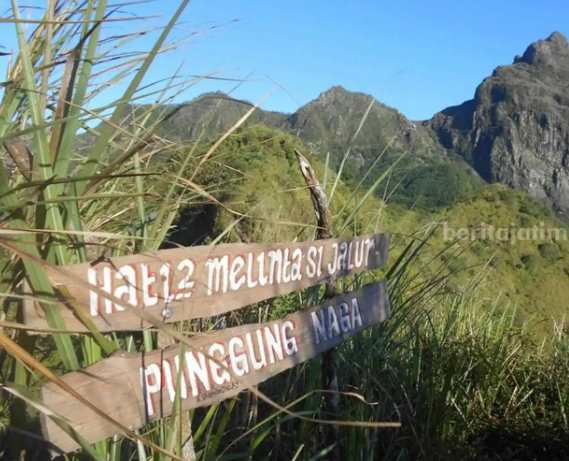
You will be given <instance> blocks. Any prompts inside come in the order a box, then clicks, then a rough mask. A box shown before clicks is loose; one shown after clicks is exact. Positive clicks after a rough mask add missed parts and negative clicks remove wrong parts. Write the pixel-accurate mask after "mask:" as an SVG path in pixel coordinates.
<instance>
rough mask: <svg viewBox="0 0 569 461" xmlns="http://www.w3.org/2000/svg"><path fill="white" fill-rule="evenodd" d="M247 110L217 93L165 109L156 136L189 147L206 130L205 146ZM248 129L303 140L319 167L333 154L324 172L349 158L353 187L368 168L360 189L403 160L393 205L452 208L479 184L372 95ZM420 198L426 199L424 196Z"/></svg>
mask: <svg viewBox="0 0 569 461" xmlns="http://www.w3.org/2000/svg"><path fill="white" fill-rule="evenodd" d="M251 107H252V104H251V103H249V102H247V101H239V100H235V99H232V98H230V97H229V96H228V95H226V94H224V93H221V92H216V93H208V94H204V95H201V96H199V97H198V98H196V99H195V100H193V101H190V102H188V103H184V104H180V105H177V106H169V107H168V108H167V109H168V110H172V109H177V112H176V114H175V115H174V116H173V117H171V118H169V119H168V120H167V121H166V122H165V123H164V124H163V126H162V129H161V133H160V134H161V135H163V136H164V137H168V138H169V139H171V140H177V141H194V140H196V139H197V138H198V136H199V134H200V132H201V131H202V129H204V128H205V132H204V136H203V137H202V141H205V140H210V139H211V138H212V137H214V136H216V135H218V134H220V133H222V132H224V131H226V130H228V129H229V128H230V127H231V126H233V125H234V124H235V123H236V122H237V121H238V120H239V119H240V118H241V117H243V115H245V114H246V112H247V111H248V110H249V109H250V108H251ZM140 109H141V110H142V109H144V107H140ZM362 122H363V123H362ZM252 125H265V126H267V127H269V128H274V129H278V130H280V131H283V132H286V133H288V134H291V135H293V136H295V137H298V138H300V139H301V140H302V141H304V142H305V144H306V145H307V146H308V149H309V150H310V152H311V154H313V155H314V156H315V157H316V158H320V159H321V160H322V161H324V160H325V158H326V155H327V154H330V159H329V162H330V163H329V165H330V167H331V168H332V169H333V170H334V171H337V170H338V168H339V167H340V165H341V164H342V162H343V160H344V157H345V156H346V153H348V151H349V154H350V155H349V156H348V157H347V158H346V161H345V164H344V166H343V170H342V177H343V179H344V180H346V181H348V183H352V184H353V183H355V182H358V181H359V180H360V179H362V178H363V177H364V176H365V175H366V174H367V173H368V172H370V169H371V172H370V173H371V174H368V175H367V178H366V179H365V182H364V186H365V187H369V186H371V185H372V184H373V182H374V181H375V179H376V178H377V177H378V176H379V175H381V174H382V173H383V172H385V171H387V170H388V169H389V168H390V167H391V166H392V165H393V164H394V163H395V161H396V160H397V159H398V158H399V157H400V156H401V155H402V154H406V155H405V156H404V157H403V158H402V159H399V160H401V161H400V162H399V163H398V165H397V168H396V169H394V170H393V171H392V183H393V184H398V183H401V186H400V187H399V188H398V191H397V194H395V195H394V196H393V197H392V200H393V201H396V202H400V203H405V204H410V205H412V204H415V202H419V204H420V205H421V204H422V205H424V206H426V207H432V206H440V205H449V204H450V203H452V202H453V201H454V199H455V198H456V195H461V194H463V192H464V190H469V189H471V188H472V185H473V184H474V183H477V182H480V179H479V177H478V175H477V174H476V173H475V172H474V170H473V169H472V168H471V167H470V166H469V165H468V164H467V162H466V161H465V160H464V159H463V158H462V157H460V156H457V155H455V154H454V153H453V152H451V151H448V150H447V149H445V148H444V147H443V146H442V145H441V143H440V142H439V140H438V138H437V135H436V133H435V132H434V131H433V130H432V129H430V128H429V127H426V126H423V125H422V124H420V123H419V124H417V123H414V122H411V121H410V120H408V119H407V118H405V116H403V115H402V114H401V113H399V112H398V111H397V110H395V109H392V108H390V107H388V106H386V105H384V104H381V103H380V102H378V101H376V100H374V99H373V97H372V96H370V95H366V94H363V93H358V92H351V91H348V90H346V89H345V88H343V87H341V86H335V87H332V88H330V89H329V90H327V91H325V92H323V93H321V94H320V95H319V96H318V98H316V99H315V100H313V101H311V102H309V103H308V104H306V105H305V106H303V107H301V108H300V109H299V110H297V111H296V112H295V113H293V114H283V113H279V112H269V111H263V110H261V109H258V110H256V111H255V112H254V113H253V114H252V115H251V116H250V117H249V119H248V120H247V122H246V123H245V124H244V126H245V127H250V126H252ZM441 175H442V176H444V177H447V178H448V179H449V182H450V183H451V186H450V187H447V190H446V191H442V189H441V188H444V187H445V184H444V178H441ZM433 176H437V178H438V179H443V181H437V184H436V186H435V187H433V181H431V179H427V178H432V177H433ZM447 185H448V184H447ZM409 191H412V192H409ZM448 191H450V192H451V193H450V194H449V193H447V192H448ZM424 193H426V197H422V196H423V195H424Z"/></svg>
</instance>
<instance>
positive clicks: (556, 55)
mask: <svg viewBox="0 0 569 461" xmlns="http://www.w3.org/2000/svg"><path fill="white" fill-rule="evenodd" d="M423 125H424V126H425V127H429V128H431V129H433V130H434V131H435V132H436V133H437V135H438V137H439V140H440V141H441V144H442V145H443V146H444V147H445V148H447V149H448V150H449V151H454V152H456V153H458V154H459V155H461V156H463V157H464V158H465V159H466V160H467V161H469V162H470V163H471V164H472V166H473V167H474V168H475V169H476V170H477V171H478V173H479V174H480V175H481V176H482V177H483V178H484V179H486V180H487V181H491V182H500V183H503V184H506V185H508V186H509V187H512V188H514V189H517V190H520V191H523V192H525V193H527V194H529V195H530V196H532V197H535V198H537V199H540V200H542V201H544V202H546V203H548V204H549V205H551V206H552V207H553V208H554V210H555V211H557V213H558V214H559V216H560V217H562V218H564V219H567V218H569V44H568V42H567V39H566V38H565V37H564V36H563V35H562V34H560V33H558V32H556V33H553V34H552V35H551V36H550V37H548V38H547V39H546V40H540V41H538V42H536V43H533V44H531V45H530V46H529V47H528V48H527V50H526V51H525V53H524V54H523V55H522V56H517V57H516V58H515V60H514V63H513V64H512V65H508V66H500V67H498V68H497V69H496V70H495V71H494V73H493V74H492V76H490V77H488V78H486V79H485V80H484V81H483V82H482V83H481V84H480V86H479V87H478V88H477V90H476V93H475V96H474V98H473V99H472V100H470V101H466V102H465V103H463V104H461V105H459V106H455V107H450V108H448V109H445V110H443V111H442V112H440V113H438V114H436V115H435V116H434V117H433V119H431V120H429V121H427V122H425V123H423Z"/></svg>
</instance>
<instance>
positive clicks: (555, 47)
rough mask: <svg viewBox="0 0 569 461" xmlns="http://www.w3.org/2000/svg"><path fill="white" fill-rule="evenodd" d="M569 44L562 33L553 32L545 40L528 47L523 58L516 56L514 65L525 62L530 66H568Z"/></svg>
mask: <svg viewBox="0 0 569 461" xmlns="http://www.w3.org/2000/svg"><path fill="white" fill-rule="evenodd" d="M567 58H569V43H568V42H567V38H565V36H564V35H563V34H562V33H561V32H553V33H552V34H551V35H550V36H549V37H547V38H546V39H545V40H538V41H537V42H534V43H532V44H531V45H530V46H528V47H527V49H526V51H525V53H524V54H523V55H522V56H516V59H515V60H514V63H519V62H524V63H526V64H530V65H538V66H539V65H545V66H556V65H558V64H560V63H565V64H567V63H568V61H567Z"/></svg>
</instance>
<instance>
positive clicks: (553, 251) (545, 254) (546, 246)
mask: <svg viewBox="0 0 569 461" xmlns="http://www.w3.org/2000/svg"><path fill="white" fill-rule="evenodd" d="M537 248H538V250H539V254H540V255H541V257H542V258H543V259H545V260H546V261H549V262H555V261H557V260H558V259H560V258H561V251H559V247H558V246H557V245H556V244H555V243H551V242H547V243H542V244H541V245H539V246H538V247H537Z"/></svg>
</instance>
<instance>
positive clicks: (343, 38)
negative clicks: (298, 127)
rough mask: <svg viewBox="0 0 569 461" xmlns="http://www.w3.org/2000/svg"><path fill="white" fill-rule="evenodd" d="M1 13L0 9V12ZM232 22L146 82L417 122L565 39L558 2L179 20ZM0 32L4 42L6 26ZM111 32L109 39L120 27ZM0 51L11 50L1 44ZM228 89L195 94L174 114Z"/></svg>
mask: <svg viewBox="0 0 569 461" xmlns="http://www.w3.org/2000/svg"><path fill="white" fill-rule="evenodd" d="M31 3H32V4H35V5H45V1H40V0H34V1H32V2H31ZM110 3H113V2H110ZM22 4H24V2H23V0H22ZM26 4H30V1H28V2H26ZM177 5H178V1H177V0H162V1H160V2H155V3H151V4H145V5H139V6H136V7H131V9H132V10H134V11H136V13H137V14H140V15H154V14H162V15H163V18H161V19H157V20H155V21H154V22H153V24H163V23H165V21H166V19H167V17H168V15H170V14H172V13H173V12H174V10H175V8H176V6H177ZM7 6H8V2H7V0H0V7H2V8H0V9H3V10H5V9H6V8H7ZM232 20H239V21H238V22H235V23H229V24H227V25H225V26H223V27H221V28H219V29H216V30H213V31H211V32H209V33H207V34H205V35H201V36H199V37H198V38H196V39H194V40H192V41H191V42H190V43H188V44H187V45H185V46H184V47H183V48H182V49H180V50H177V51H175V52H173V53H170V54H169V55H167V56H163V57H161V58H160V59H159V60H158V61H157V65H156V66H155V67H154V69H153V71H152V73H151V74H150V75H149V79H159V78H165V77H168V76H169V75H172V74H173V73H174V72H175V71H176V69H177V68H178V66H180V65H181V64H182V72H183V73H186V74H203V73H209V72H214V71H221V70H226V71H227V72H224V73H223V76H225V77H231V78H244V77H246V76H248V75H249V74H251V73H252V75H251V76H250V79H252V80H254V81H251V82H247V83H245V84H243V85H241V86H240V88H239V89H238V90H237V91H236V92H235V93H233V96H235V97H239V98H244V99H248V100H250V101H256V100H258V99H259V98H261V97H262V96H263V95H264V94H265V93H266V92H267V91H268V90H269V89H270V88H271V87H272V86H273V82H272V81H271V79H272V80H274V81H276V82H278V83H279V84H281V85H282V86H283V87H284V88H285V89H286V91H283V90H280V89H279V90H277V91H276V92H275V93H273V94H272V95H271V96H270V97H269V99H268V100H266V101H265V103H263V105H262V107H263V108H265V109H271V110H280V111H285V112H293V111H295V110H296V109H297V108H298V107H299V104H300V105H302V104H305V103H307V102H309V101H310V100H312V99H315V98H316V97H318V95H319V94H320V93H321V92H322V91H325V90H326V89H328V88H329V87H331V86H334V85H342V86H344V87H345V88H347V89H349V90H353V91H361V92H365V93H369V94H373V95H375V96H376V97H377V98H378V99H379V100H380V101H381V102H383V103H384V104H387V105H389V106H392V107H394V108H396V109H398V110H399V111H400V112H402V113H403V114H404V115H406V116H407V117H409V118H411V119H413V120H420V119H426V118H429V117H431V116H432V115H433V114H434V113H435V112H437V111H439V110H441V109H443V108H445V107H447V106H450V105H455V104H459V103H461V102H463V101H464V100H466V99H470V98H471V97H472V96H473V94H474V90H475V88H476V86H477V85H478V84H479V83H480V82H481V81H482V79H483V78H485V77H487V76H489V75H490V74H491V73H492V71H493V69H494V68H495V67H497V66H498V65H507V64H510V63H511V62H512V61H513V58H514V56H515V55H516V54H522V53H523V51H524V50H525V49H526V47H527V46H528V45H529V44H530V43H531V42H533V41H536V40H538V39H543V38H546V37H547V36H549V35H550V34H551V33H552V32H553V31H555V30H558V31H560V32H562V33H563V34H565V35H566V36H569V1H568V0H539V1H537V0H531V1H530V0H475V1H472V0H469V1H466V0H397V1H395V0H391V1H387V0H375V1H371V0H352V1H337V0H329V1H323V0H302V1H301V0H286V1H281V0H257V1H236V0H193V1H192V2H190V5H189V7H188V9H187V10H186V12H185V13H184V15H183V17H182V21H184V24H183V28H184V29H185V30H200V29H205V28H208V27H211V26H214V25H216V24H223V23H227V22H229V21H232ZM133 26H134V23H130V24H129V26H128V27H126V26H122V31H126V30H127V29H129V28H131V27H133ZM1 27H2V30H3V31H4V30H5V31H6V32H11V34H12V35H14V34H13V26H9V25H2V26H1ZM114 27H115V28H114V29H113V31H112V32H113V33H116V32H117V30H119V29H120V27H116V26H114ZM178 33H182V31H179V32H178ZM3 35H4V37H6V35H5V34H4V33H3ZM8 35H10V34H8ZM151 40H152V36H148V37H147V38H144V39H142V40H140V41H138V42H137V44H136V45H133V47H132V48H133V49H138V50H140V49H148V48H149V47H150V44H151ZM2 45H4V46H8V47H11V46H15V44H14V43H13V42H10V41H9V40H6V39H5V41H4V42H3V43H2ZM233 85H234V83H227V82H204V83H201V84H199V85H197V86H196V87H195V88H193V89H192V90H191V91H188V92H187V93H185V94H184V95H183V96H182V97H181V98H180V99H179V102H182V101H183V100H187V99H191V98H192V97H194V96H196V95H197V94H199V93H202V92H205V91H212V90H216V89H219V90H223V91H228V90H229V89H230V88H231V87H232V86H233ZM117 91H118V88H117Z"/></svg>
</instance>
